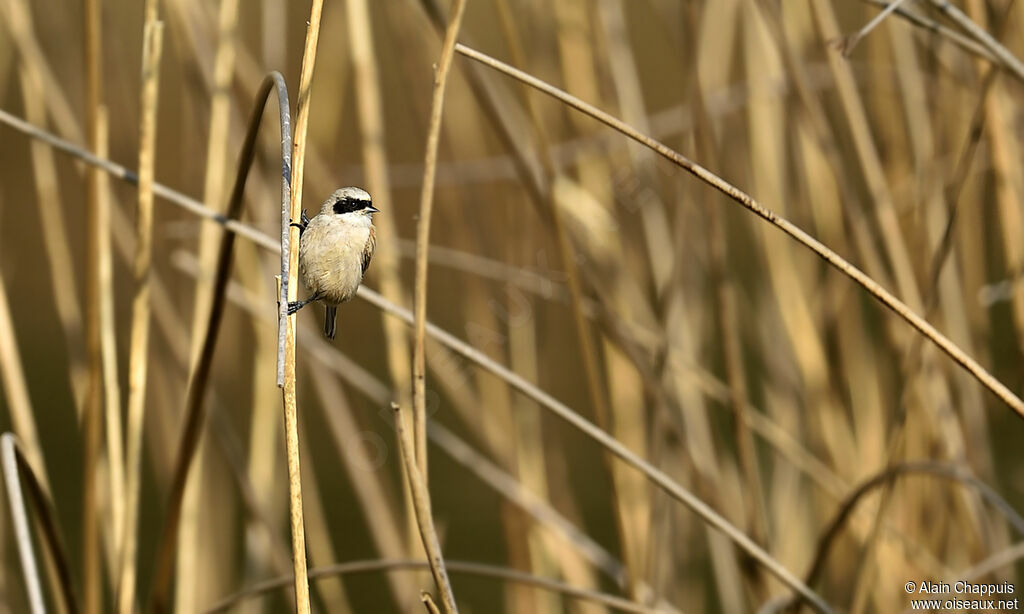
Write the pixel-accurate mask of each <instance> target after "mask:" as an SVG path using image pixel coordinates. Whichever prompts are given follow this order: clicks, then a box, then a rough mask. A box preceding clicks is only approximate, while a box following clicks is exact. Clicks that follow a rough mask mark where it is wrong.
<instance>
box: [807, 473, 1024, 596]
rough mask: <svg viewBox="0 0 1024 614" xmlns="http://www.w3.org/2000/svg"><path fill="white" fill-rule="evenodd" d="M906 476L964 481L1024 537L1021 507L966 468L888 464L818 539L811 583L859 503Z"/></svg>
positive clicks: (842, 507) (853, 495)
mask: <svg viewBox="0 0 1024 614" xmlns="http://www.w3.org/2000/svg"><path fill="white" fill-rule="evenodd" d="M905 475H930V476H933V477H937V478H943V479H947V480H951V481H954V482H960V483H961V484H964V485H965V486H970V487H972V488H975V489H977V490H978V494H980V495H981V496H982V498H984V499H985V500H987V501H988V502H989V503H990V504H991V505H992V506H993V507H995V508H996V509H998V510H999V512H1000V513H1001V514H1002V515H1003V517H1004V518H1006V520H1007V521H1008V522H1009V523H1010V524H1011V525H1012V526H1013V528H1014V530H1016V531H1017V533H1018V534H1019V535H1021V536H1024V517H1021V515H1020V513H1019V512H1017V510H1015V509H1014V508H1013V506H1011V505H1010V503H1009V502H1008V501H1006V499H1004V498H1003V497H1002V496H1000V495H999V493H997V492H996V491H995V490H993V489H992V487H991V486H989V485H988V484H986V483H984V482H982V481H981V480H979V479H978V478H976V477H974V476H972V475H970V474H968V473H966V471H965V470H964V469H962V468H959V467H956V466H952V465H949V464H944V463H933V462H910V463H901V464H897V465H892V466H891V467H887V468H886V469H885V470H883V471H881V472H879V473H878V474H876V475H874V476H872V477H870V478H868V479H867V480H865V481H864V482H863V483H862V484H860V485H859V486H858V487H857V488H855V489H854V491H853V492H852V493H850V495H849V496H848V497H847V498H846V500H845V501H843V503H842V504H841V505H840V506H839V512H838V513H837V514H836V516H835V518H833V519H832V522H831V523H829V525H828V528H827V529H825V532H824V533H822V537H821V539H820V540H819V541H818V549H817V552H816V553H815V556H814V562H813V563H812V564H811V567H810V569H809V571H808V572H807V576H806V582H807V585H808V586H812V585H814V583H815V582H817V581H818V577H819V576H820V575H821V573H822V572H823V571H824V569H825V561H826V559H827V558H828V554H829V552H830V551H831V549H832V545H833V544H834V543H835V541H836V538H837V537H839V533H840V532H841V531H842V529H843V527H844V526H846V521H847V520H849V518H850V516H851V515H852V514H853V512H854V510H855V509H856V508H857V504H858V503H860V502H861V500H863V499H864V497H865V496H867V495H868V494H870V493H871V492H872V491H873V490H875V489H876V488H879V487H881V486H885V485H887V484H890V483H892V482H893V481H895V480H896V478H898V477H901V476H905ZM796 603H797V602H795V601H794V602H793V604H794V605H795V604H796Z"/></svg>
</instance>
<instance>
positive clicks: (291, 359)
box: [278, 0, 324, 614]
mask: <svg viewBox="0 0 1024 614" xmlns="http://www.w3.org/2000/svg"><path fill="white" fill-rule="evenodd" d="M323 8H324V3H323V0H313V2H312V5H311V6H310V12H309V21H308V22H306V23H307V25H306V43H305V47H304V48H303V50H302V70H301V72H300V73H299V99H298V102H297V103H296V104H297V106H296V118H295V135H294V137H293V138H294V140H293V142H292V159H291V163H292V182H291V185H292V192H291V202H290V205H289V208H288V217H289V218H290V219H291V220H297V219H299V218H300V217H301V211H302V177H303V168H304V162H305V160H306V132H307V130H308V128H309V106H310V100H311V96H310V94H311V92H312V87H313V66H314V65H315V64H316V48H317V42H318V41H319V39H320V17H321V14H322V13H323ZM281 224H282V227H281V232H282V237H281V283H282V286H281V294H282V296H281V297H280V301H279V302H280V303H281V306H280V307H279V309H282V310H283V309H285V308H286V307H287V305H286V303H289V302H291V301H294V300H296V299H297V298H298V280H299V267H298V264H299V229H298V227H297V226H292V225H291V222H290V220H289V219H286V218H285V216H284V215H282V216H281ZM286 231H287V233H288V235H287V240H286V238H285V237H284V236H283V234H284V233H285V232H286ZM279 313H284V311H280V312H279ZM283 324H284V331H285V335H284V382H283V386H282V389H281V395H282V400H283V403H284V435H285V454H286V455H287V457H288V506H289V514H288V518H289V524H290V526H291V533H292V564H293V565H294V567H295V611H296V612H297V613H298V614H309V611H310V610H309V579H308V578H307V577H306V532H305V531H306V530H305V527H304V525H303V520H302V478H301V471H300V463H299V427H298V416H297V413H298V408H297V407H296V402H295V317H294V316H292V317H287V318H285V320H284V322H283ZM278 355H279V356H280V350H279V351H278Z"/></svg>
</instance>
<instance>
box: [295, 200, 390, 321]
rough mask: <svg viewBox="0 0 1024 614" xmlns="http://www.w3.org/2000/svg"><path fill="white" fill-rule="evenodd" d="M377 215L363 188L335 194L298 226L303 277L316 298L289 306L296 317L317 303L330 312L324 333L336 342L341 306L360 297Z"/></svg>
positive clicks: (370, 252) (326, 317)
mask: <svg viewBox="0 0 1024 614" xmlns="http://www.w3.org/2000/svg"><path fill="white" fill-rule="evenodd" d="M377 212H378V210H377V209H376V208H375V207H374V206H373V203H372V202H371V201H370V195H369V194H367V193H366V192H365V191H363V190H361V189H359V188H352V187H349V188H341V189H340V190H335V191H334V192H333V193H332V194H331V195H330V196H329V197H328V198H327V200H325V201H324V204H323V205H322V206H321V207H320V213H318V214H316V215H315V216H313V219H311V220H307V219H306V216H305V212H303V220H302V223H301V224H295V223H293V225H294V226H298V227H299V236H300V242H299V274H300V275H301V277H302V283H303V285H305V286H306V289H307V290H309V291H310V292H311V293H312V294H311V295H310V296H309V298H307V299H306V300H303V301H295V302H294V303H289V304H288V313H289V314H293V313H295V312H296V311H298V310H300V309H302V308H303V307H305V306H306V305H308V304H309V303H312V302H313V301H321V302H323V303H324V305H325V306H326V307H327V313H326V314H325V317H324V334H325V335H327V336H328V337H330V338H331V339H334V332H335V324H336V319H337V315H338V305H340V304H341V303H344V302H345V301H347V300H349V299H350V298H352V297H353V296H355V294H356V290H357V289H358V288H359V284H360V283H362V281H363V274H364V273H366V269H367V268H368V267H369V266H370V259H371V258H373V250H374V248H375V247H376V245H377V235H376V231H375V230H374V228H373V218H372V216H373V214H374V213H377Z"/></svg>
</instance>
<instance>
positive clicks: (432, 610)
mask: <svg viewBox="0 0 1024 614" xmlns="http://www.w3.org/2000/svg"><path fill="white" fill-rule="evenodd" d="M420 601H422V602H423V607H424V608H425V609H426V610H427V614H441V610H438V609H437V604H436V603H434V598H433V597H431V596H430V593H428V592H427V591H421V592H420Z"/></svg>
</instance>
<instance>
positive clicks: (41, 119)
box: [10, 3, 89, 449]
mask: <svg viewBox="0 0 1024 614" xmlns="http://www.w3.org/2000/svg"><path fill="white" fill-rule="evenodd" d="M17 4H18V3H12V6H11V7H10V8H12V9H13V8H15V6H16V5H17ZM25 27H28V28H31V24H30V23H29V24H26V26H25ZM29 31H31V30H29ZM18 72H19V77H20V79H19V80H20V83H21V95H22V100H23V101H24V106H25V118H26V119H28V121H30V122H32V123H33V124H36V125H39V126H45V125H46V109H47V98H49V97H48V96H46V95H45V94H44V90H43V79H42V77H41V76H40V74H39V73H40V69H39V67H38V66H37V63H36V62H32V61H28V60H26V61H23V62H22V63H21V67H20V68H19V70H18ZM30 154H31V156H32V171H33V178H34V179H35V186H36V199H37V203H38V206H39V215H40V218H41V219H42V220H43V221H44V227H43V229H42V230H41V232H40V234H41V235H42V238H43V246H44V247H45V248H46V254H47V258H48V260H49V264H50V283H51V285H52V287H53V303H54V306H55V307H56V308H57V317H58V318H59V319H60V323H61V328H63V329H64V341H65V344H66V347H67V354H68V377H69V379H70V384H71V394H72V395H73V398H74V402H75V409H76V413H77V414H79V415H81V412H82V407H83V405H82V404H83V402H84V401H85V395H86V390H87V388H88V379H89V376H88V369H87V368H86V365H85V343H84V339H83V337H82V308H81V306H80V305H79V304H78V300H77V298H78V281H77V279H76V276H75V271H74V267H73V265H72V263H73V262H74V259H73V258H72V256H71V249H70V247H69V242H68V230H67V223H66V220H65V219H64V218H65V216H64V215H63V213H62V212H61V210H60V203H61V202H63V201H62V198H61V193H60V187H59V184H58V179H57V166H56V163H55V160H54V158H53V152H52V151H49V148H48V147H45V146H44V145H43V144H42V143H32V145H31V148H30ZM22 440H23V441H29V439H26V438H25V437H22ZM29 449H31V444H29Z"/></svg>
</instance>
